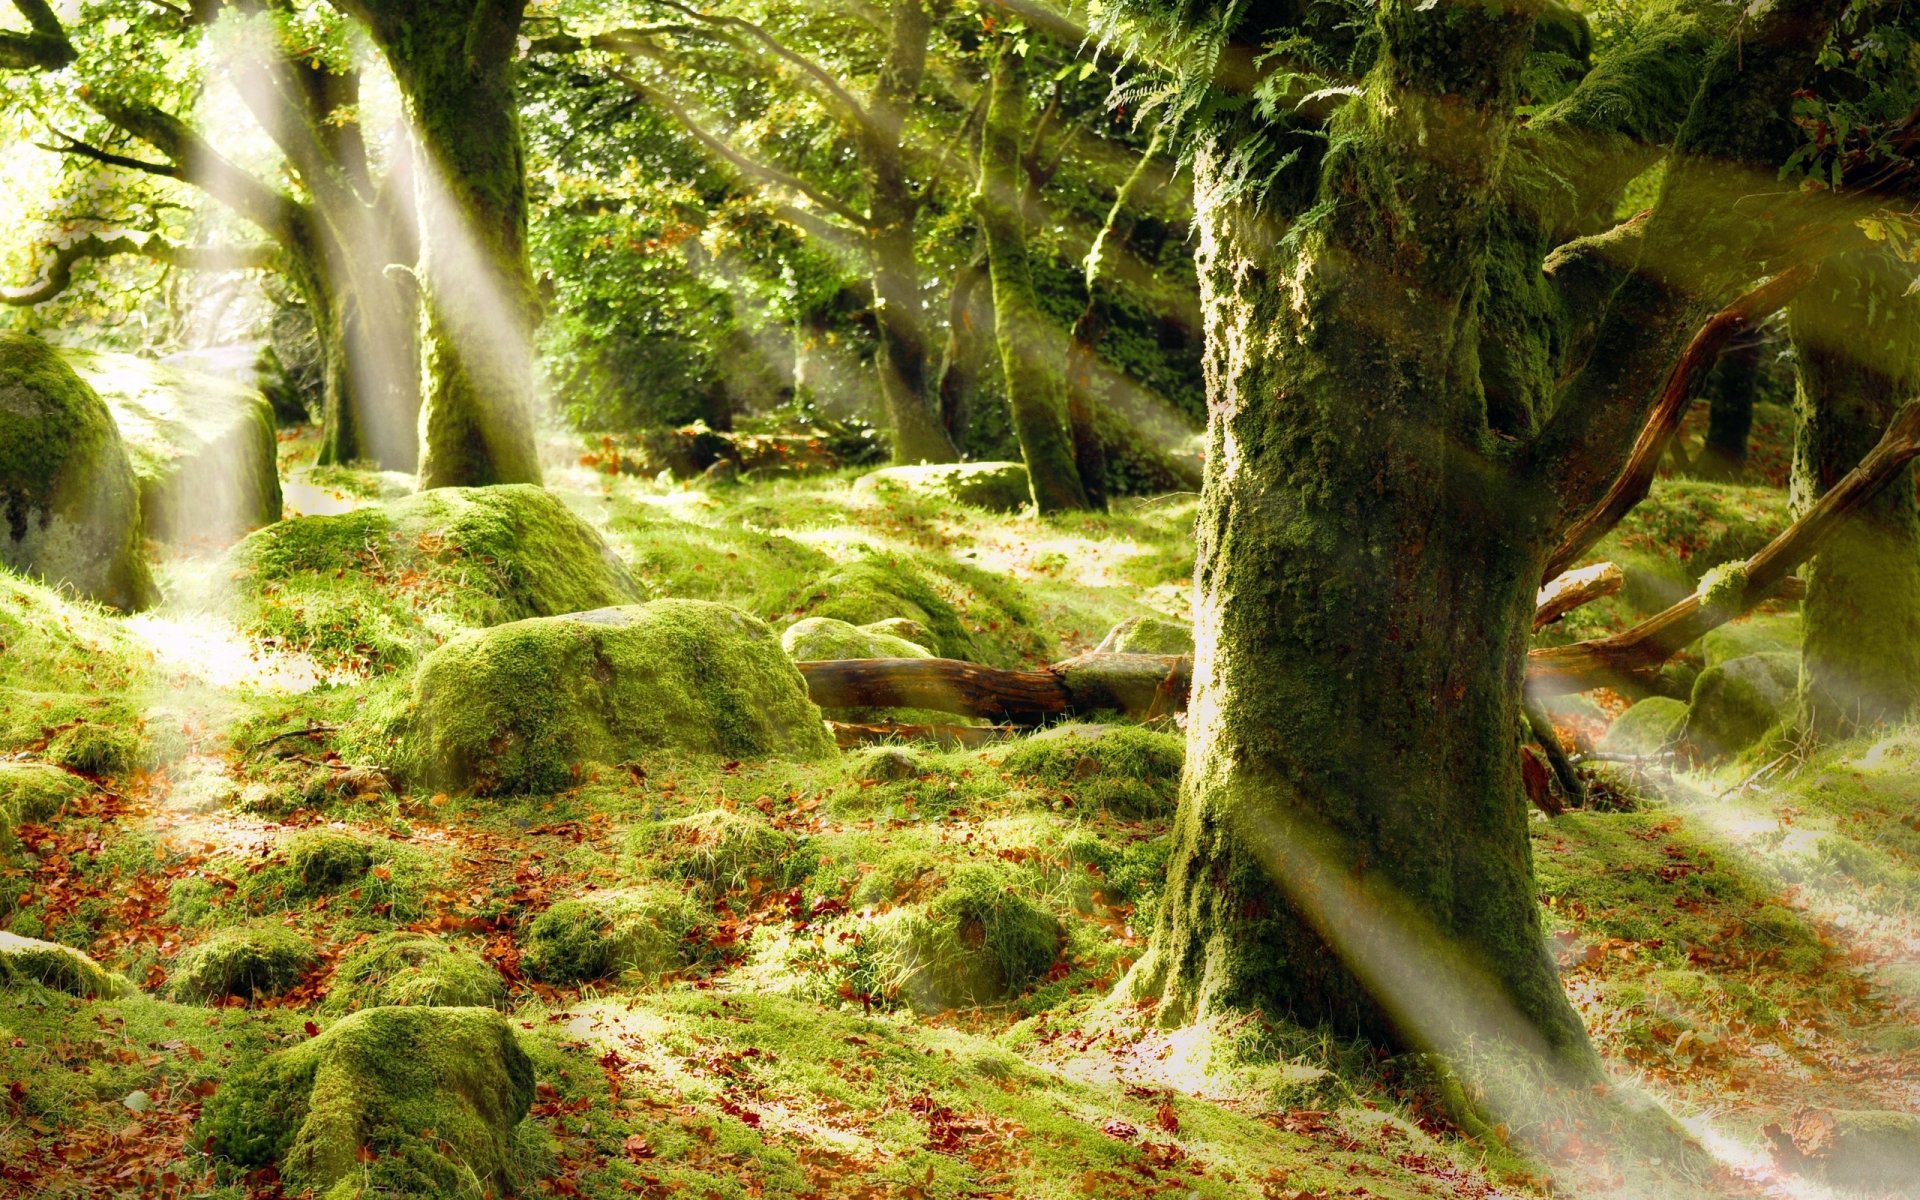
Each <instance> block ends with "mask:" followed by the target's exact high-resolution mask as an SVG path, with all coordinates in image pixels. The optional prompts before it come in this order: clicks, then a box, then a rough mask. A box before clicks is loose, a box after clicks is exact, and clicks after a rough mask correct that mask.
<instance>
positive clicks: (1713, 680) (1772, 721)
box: [1683, 654, 1800, 758]
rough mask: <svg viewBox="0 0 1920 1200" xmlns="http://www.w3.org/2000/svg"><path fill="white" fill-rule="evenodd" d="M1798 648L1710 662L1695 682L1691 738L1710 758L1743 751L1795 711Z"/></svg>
mask: <svg viewBox="0 0 1920 1200" xmlns="http://www.w3.org/2000/svg"><path fill="white" fill-rule="evenodd" d="M1799 679H1800V656H1799V655H1797V654H1749V655H1747V656H1745V657H1743V658H1735V659H1729V660H1728V661H1726V662H1723V663H1721V664H1720V665H1718V666H1714V667H1708V668H1707V669H1706V670H1704V671H1702V672H1701V673H1700V678H1698V679H1696V680H1694V683H1693V701H1692V703H1691V704H1690V705H1689V706H1688V712H1687V725H1686V730H1685V733H1684V735H1683V736H1684V737H1685V739H1686V740H1687V741H1688V742H1689V743H1691V744H1692V745H1693V746H1694V747H1696V748H1697V749H1698V750H1699V751H1700V752H1701V753H1702V754H1705V755H1706V756H1708V757H1709V758H1713V757H1720V756H1723V755H1728V754H1738V753H1739V752H1740V751H1742V750H1745V749H1746V748H1747V747H1748V746H1751V745H1753V744H1754V743H1755V742H1757V741H1759V740H1760V739H1761V737H1762V736H1763V735H1765V734H1766V732H1767V730H1769V729H1771V728H1773V727H1774V726H1775V725H1777V724H1779V723H1780V722H1781V721H1782V720H1783V719H1785V718H1786V717H1787V716H1788V714H1790V713H1791V712H1792V711H1793V695H1794V689H1795V687H1796V686H1798V683H1799Z"/></svg>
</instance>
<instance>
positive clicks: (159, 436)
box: [61, 350, 280, 545]
mask: <svg viewBox="0 0 1920 1200" xmlns="http://www.w3.org/2000/svg"><path fill="white" fill-rule="evenodd" d="M61 354H62V356H63V357H64V358H65V359H66V360H67V364H68V365H69V366H71V367H72V368H73V369H74V372H75V373H76V374H78V375H79V376H80V378H82V379H84V380H86V381H87V383H88V384H90V385H91V386H92V387H93V390H94V391H95V392H97V393H99V396H100V398H101V399H102V400H104V401H106V405H107V409H108V410H109V411H110V412H112V414H113V419H114V422H115V423H116V424H117V425H119V427H120V437H121V439H122V440H123V441H125V442H126V445H127V453H128V456H129V457H130V459H131V460H132V463H133V474H134V478H135V480H137V481H138V483H139V487H140V516H141V520H142V522H143V523H144V525H145V528H146V532H147V536H148V537H152V538H157V539H159V540H161V541H169V542H205V543H208V544H212V545H226V544H227V543H229V542H231V541H233V540H234V539H235V538H237V537H239V536H240V535H241V534H244V533H246V532H247V531H248V530H252V529H258V528H259V527H260V526H262V525H271V524H272V523H273V522H275V521H278V520H279V519H280V472H279V464H278V455H279V448H278V442H277V441H276V439H275V437H274V427H273V406H272V404H270V403H269V402H268V400H267V398H266V397H265V396H264V395H262V394H261V393H260V392H259V391H258V390H256V389H254V388H250V387H246V386H243V385H241V384H237V383H230V382H228V381H227V380H225V379H221V378H218V377H217V376H214V375H203V374H200V373H198V372H195V371H184V370H180V369H178V368H175V367H169V366H163V365H162V364H160V363H157V362H152V361H149V360H147V359H144V358H135V357H134V356H133V355H130V354H106V353H99V352H95V351H86V350H63V351H61Z"/></svg>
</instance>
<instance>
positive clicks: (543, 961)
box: [520, 885, 700, 983]
mask: <svg viewBox="0 0 1920 1200" xmlns="http://www.w3.org/2000/svg"><path fill="white" fill-rule="evenodd" d="M699 923H700V909H699V906H698V905H696V904H695V903H694V902H693V900H692V899H691V897H689V896H688V895H687V893H686V891H685V890H684V889H677V888H672V887H667V886H662V885H642V886H638V887H629V888H620V889H618V890H614V891H606V892H589V893H588V894H587V895H585V896H580V897H577V898H575V899H570V900H562V901H560V902H559V903H557V904H555V905H553V907H551V908H549V909H547V911H545V912H543V913H541V914H540V915H539V916H537V917H535V918H534V919H533V920H532V921H531V922H530V923H529V924H528V926H527V934H526V940H525V941H524V943H523V944H522V947H521V960H520V961H521V964H522V965H523V966H525V967H526V968H527V970H528V971H529V972H531V973H532V974H533V976H534V978H536V979H541V980H545V981H546V982H548V983H583V982H586V981H587V980H592V979H605V978H608V977H610V976H615V975H620V974H623V973H625V972H628V971H639V972H644V973H646V974H648V975H660V974H664V973H666V972H668V971H672V970H675V969H677V968H679V967H682V966H684V965H686V963H687V962H688V961H689V959H690V957H691V956H690V953H689V951H690V947H689V945H688V943H687V934H688V932H689V931H690V930H692V929H694V928H695V927H696V926H698V925H699Z"/></svg>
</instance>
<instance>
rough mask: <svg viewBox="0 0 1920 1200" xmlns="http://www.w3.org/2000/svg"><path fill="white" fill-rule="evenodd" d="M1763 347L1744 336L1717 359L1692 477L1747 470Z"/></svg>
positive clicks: (1727, 476)
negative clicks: (1754, 402)
mask: <svg viewBox="0 0 1920 1200" xmlns="http://www.w3.org/2000/svg"><path fill="white" fill-rule="evenodd" d="M1764 346H1765V342H1764V341H1762V340H1761V339H1760V338H1759V337H1758V336H1756V335H1753V334H1746V335H1743V336H1742V337H1740V338H1738V339H1736V340H1735V341H1734V343H1733V344H1732V345H1731V346H1728V347H1727V349H1726V350H1725V351H1723V352H1722V353H1721V355H1720V367H1719V370H1718V371H1716V372H1714V377H1713V379H1712V381H1711V382H1710V383H1709V385H1708V386H1709V387H1710V388H1712V391H1711V392H1710V393H1709V395H1708V400H1707V437H1706V441H1705V442H1704V443H1703V444H1702V445H1701V447H1700V457H1699V458H1698V459H1697V460H1695V462H1694V472H1695V474H1697V475H1699V476H1700V477H1702V478H1704V479H1738V478H1739V477H1740V473H1741V472H1742V471H1745V470H1746V468H1747V441H1748V439H1749V438H1750V437H1751V436H1752V434H1753V394H1754V389H1755V386H1756V384H1757V383H1758V381H1759V376H1760V355H1761V352H1762V349H1763V348H1764ZM1876 436H1877V435H1876Z"/></svg>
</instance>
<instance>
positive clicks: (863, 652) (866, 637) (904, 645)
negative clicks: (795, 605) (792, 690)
mask: <svg viewBox="0 0 1920 1200" xmlns="http://www.w3.org/2000/svg"><path fill="white" fill-rule="evenodd" d="M896 619H897V618H896ZM883 623H884V622H875V623H874V625H866V626H862V625H849V624H847V623H846V622H845V621H839V620H835V619H834V618H832V617H807V618H804V619H802V620H799V621H795V622H794V623H793V624H791V625H789V626H787V629H786V632H785V633H782V634H781V635H780V648H781V649H783V650H785V651H786V652H787V654H788V656H789V657H791V658H792V659H793V660H794V661H795V662H810V661H817V660H828V659H832V660H839V659H846V658H932V657H933V652H932V651H931V650H928V649H927V648H926V647H925V646H923V645H921V644H920V643H918V642H910V641H908V640H907V639H905V638H903V637H895V636H894V635H892V634H890V633H881V632H879V631H878V630H877V629H876V628H875V626H877V625H880V624H883Z"/></svg>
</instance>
